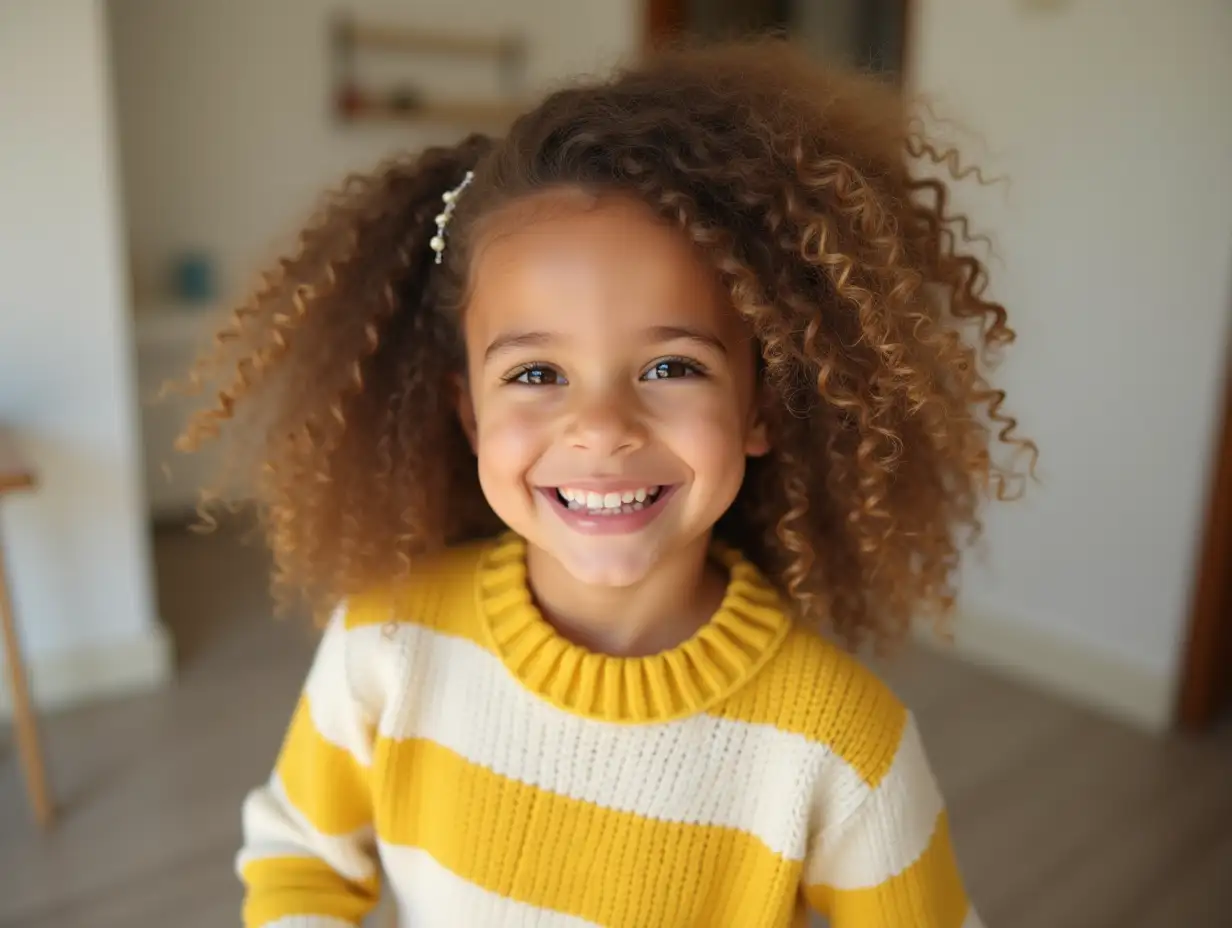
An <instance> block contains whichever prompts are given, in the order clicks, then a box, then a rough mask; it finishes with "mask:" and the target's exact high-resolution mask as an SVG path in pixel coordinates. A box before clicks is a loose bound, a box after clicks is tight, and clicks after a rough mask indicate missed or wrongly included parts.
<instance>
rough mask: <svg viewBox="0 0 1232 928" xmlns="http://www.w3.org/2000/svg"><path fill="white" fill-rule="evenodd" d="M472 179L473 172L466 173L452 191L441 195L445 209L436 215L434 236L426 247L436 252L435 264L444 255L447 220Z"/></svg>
mask: <svg viewBox="0 0 1232 928" xmlns="http://www.w3.org/2000/svg"><path fill="white" fill-rule="evenodd" d="M474 178H475V172H474V171H467V172H466V176H465V177H463V178H462V183H460V184H458V186H456V187H454V188H453V189H452V190H446V191H445V192H444V193H442V194H441V201H442V202H444V204H445V208H444V209H443V210H441V212H440V213H439V214H438V215H437V217H436V235H434V236H432V240H431V241H430V242H428V247H429V248H431V249H432V250H433V251H435V252H436V263H437V264H440V263H441V259H442V258H443V257H444V255H445V227H446V226H448V225H449V220H450V219H452V218H453V211H454V208H455V207H456V206H457V204H458V197H459V196H460V195H461V193H462V191H463V190H465V189H466V188H467V187H468V186H469V185H470V182H471V181H472V180H474Z"/></svg>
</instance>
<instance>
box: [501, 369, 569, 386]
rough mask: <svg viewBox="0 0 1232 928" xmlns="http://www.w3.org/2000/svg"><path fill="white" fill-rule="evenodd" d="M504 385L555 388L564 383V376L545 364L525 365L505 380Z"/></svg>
mask: <svg viewBox="0 0 1232 928" xmlns="http://www.w3.org/2000/svg"><path fill="white" fill-rule="evenodd" d="M505 382H506V383H524V384H527V385H528V386H532V387H555V386H559V385H561V384H564V383H568V381H566V380H565V375H564V374H562V373H561V372H560V371H558V370H556V369H555V368H553V367H549V366H548V365H546V364H527V365H524V366H523V367H519V368H518V369H517V370H515V371H513V373H511V374H510V375H509V376H508V377H506V378H505Z"/></svg>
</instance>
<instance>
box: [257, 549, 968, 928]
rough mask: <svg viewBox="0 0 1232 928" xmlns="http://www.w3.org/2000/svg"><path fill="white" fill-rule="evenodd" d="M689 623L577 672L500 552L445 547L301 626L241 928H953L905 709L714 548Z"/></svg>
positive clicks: (945, 845)
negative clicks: (390, 899) (704, 605)
mask: <svg viewBox="0 0 1232 928" xmlns="http://www.w3.org/2000/svg"><path fill="white" fill-rule="evenodd" d="M717 556H718V557H720V558H721V559H722V561H723V562H724V563H725V565H726V567H727V569H728V570H729V571H730V580H729V584H728V588H727V591H726V595H725V597H724V599H723V602H722V605H721V606H720V608H719V610H718V611H717V612H716V613H715V615H714V616H713V617H712V619H711V620H710V622H709V623H708V624H707V625H706V626H705V627H704V628H702V629H701V630H700V631H699V632H698V633H697V634H696V635H694V636H693V637H692V638H691V639H689V640H688V641H686V642H685V643H684V644H682V645H680V646H678V647H677V648H675V649H673V650H671V651H667V652H665V653H662V654H657V655H654V656H652V657H645V658H616V657H608V656H604V655H600V654H595V653H590V652H587V651H585V650H584V649H582V648H579V647H578V646H576V645H574V644H572V643H570V642H569V641H567V640H566V639H565V638H563V637H562V636H561V635H559V634H558V633H557V632H556V631H555V629H554V628H553V627H552V626H551V625H549V624H548V623H547V622H546V621H545V620H544V619H543V617H542V616H541V615H540V613H539V612H538V610H537V609H536V608H535V606H534V605H533V602H532V599H531V595H530V592H529V588H528V586H527V581H526V569H525V547H524V544H523V543H522V542H521V541H520V540H519V539H517V538H516V537H512V536H507V537H505V538H502V539H498V540H496V541H493V542H489V543H486V544H481V545H475V546H472V547H467V548H460V549H456V550H452V551H450V552H447V553H446V554H444V555H442V556H440V557H439V558H437V559H436V560H434V561H433V562H432V563H431V564H428V565H426V566H423V567H421V568H420V569H419V571H418V579H416V580H414V581H412V582H410V583H408V584H407V585H405V586H404V587H402V588H398V589H394V590H388V591H384V592H381V593H379V594H373V595H369V596H365V597H361V598H358V599H355V600H352V601H351V602H349V603H348V604H347V605H346V606H345V608H342V609H339V610H338V612H337V613H336V615H335V616H334V617H333V619H332V620H331V622H330V623H329V625H328V627H327V628H326V631H325V634H324V637H323V640H322V641H321V643H320V646H319V650H318V653H317V656H316V658H315V661H314V663H313V666H312V669H311V670H310V671H309V674H308V677H307V681H306V683H305V686H304V690H303V693H302V696H301V698H300V701H299V705H298V708H297V709H296V711H295V713H294V716H293V719H292V721H291V724H290V728H289V731H288V733H287V735H286V739H285V742H284V744H283V746H282V750H281V753H280V755H279V758H278V761H277V764H276V767H275V769H274V772H273V775H272V777H271V778H270V780H269V782H268V784H266V785H265V786H263V787H261V788H259V789H256V790H255V791H253V792H252V793H251V794H250V795H249V797H248V799H247V800H246V802H245V805H244V815H243V822H244V847H243V849H242V851H241V852H240V854H239V857H238V860H237V868H238V871H239V874H240V877H241V879H242V881H243V882H244V884H245V887H246V899H245V905H244V921H245V924H246V925H248V926H250V928H255V926H271V928H273V926H276V928H342V926H351V925H358V924H359V923H360V921H361V920H362V919H363V917H364V915H365V913H367V912H368V910H369V909H370V908H372V906H373V905H374V904H375V902H376V900H377V896H378V885H379V882H380V877H381V876H382V875H383V877H384V882H385V884H386V886H387V889H388V891H390V892H392V893H393V895H394V896H395V897H396V901H397V907H398V912H399V922H398V923H399V924H400V925H402V926H409V928H459V926H484V928H486V926H503V925H518V926H541V928H581V926H590V925H606V926H621V928H682V926H697V928H717V926H735V928H772V926H774V928H777V926H798V925H803V924H805V922H806V920H807V909H808V908H812V909H815V910H817V911H820V912H822V913H825V914H826V915H828V916H829V918H830V922H831V925H832V926H833V928H976V926H978V925H979V924H980V922H979V919H978V917H977V915H976V914H975V912H974V910H972V909H971V908H970V906H969V905H968V902H967V898H966V895H965V893H964V890H963V885H962V880H961V877H960V875H959V872H958V868H957V866H956V863H955V860H954V855H953V852H952V850H951V844H950V836H949V831H948V828H947V822H946V814H945V810H944V806H943V802H942V798H941V795H940V794H939V792H938V790H937V786H936V784H935V782H934V779H933V777H932V774H931V773H930V770H929V766H928V763H927V761H926V758H925V755H924V752H923V750H922V748H921V745H920V739H919V735H918V733H917V730H916V726H915V723H914V721H913V720H912V717H911V715H910V714H909V713H908V712H907V711H906V710H905V709H904V708H903V706H902V705H901V704H900V703H899V701H898V700H897V699H895V698H894V696H893V695H891V693H890V692H889V690H888V689H886V688H885V687H884V686H883V685H882V684H881V683H879V682H878V681H877V680H876V679H875V678H874V677H873V676H872V675H871V673H869V672H868V671H867V670H865V669H863V668H862V667H861V665H860V664H858V663H857V662H856V661H855V660H854V659H852V658H851V657H849V656H847V655H846V654H844V653H843V652H842V651H840V650H839V649H838V648H836V647H834V646H832V645H830V644H828V643H826V642H825V641H824V640H823V639H822V638H820V637H819V636H817V635H815V634H813V633H811V632H809V631H806V630H805V629H803V628H800V627H798V626H794V625H793V624H792V623H791V621H790V620H789V619H788V618H787V615H786V614H785V612H784V610H783V608H782V606H781V603H780V600H779V597H778V596H777V594H776V593H775V591H774V589H773V588H772V587H771V586H770V585H769V584H768V583H767V582H766V581H765V580H764V579H763V578H762V577H761V575H760V574H759V573H758V571H757V570H756V568H754V567H753V565H751V564H750V563H748V562H747V561H745V560H743V559H742V558H741V557H740V555H738V554H736V553H734V552H726V551H720V552H718V554H717Z"/></svg>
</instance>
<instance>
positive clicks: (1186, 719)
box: [1176, 375, 1232, 732]
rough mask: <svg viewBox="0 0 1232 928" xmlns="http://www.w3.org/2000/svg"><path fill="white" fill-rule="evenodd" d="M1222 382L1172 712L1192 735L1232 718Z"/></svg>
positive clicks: (1230, 489)
mask: <svg viewBox="0 0 1232 928" xmlns="http://www.w3.org/2000/svg"><path fill="white" fill-rule="evenodd" d="M1225 378H1226V379H1225V386H1224V405H1223V425H1222V430H1221V434H1220V437H1219V443H1218V444H1217V445H1216V447H1215V454H1216V458H1215V466H1214V467H1213V468H1212V471H1213V483H1212V486H1211V490H1210V495H1209V497H1208V503H1207V516H1206V527H1205V532H1204V535H1203V540H1202V548H1201V549H1200V553H1199V556H1198V571H1197V577H1196V581H1197V582H1196V585H1195V587H1194V597H1193V611H1192V615H1191V618H1190V627H1189V640H1188V642H1187V643H1186V648H1185V658H1184V664H1183V666H1182V677H1181V688H1180V694H1179V699H1178V703H1177V711H1176V716H1177V722H1178V724H1179V726H1180V727H1181V728H1182V729H1185V730H1187V731H1192V732H1201V731H1206V730H1209V729H1210V728H1212V727H1213V726H1214V725H1216V724H1217V723H1218V722H1220V721H1221V720H1224V719H1227V718H1228V717H1229V715H1232V377H1230V376H1227V375H1225Z"/></svg>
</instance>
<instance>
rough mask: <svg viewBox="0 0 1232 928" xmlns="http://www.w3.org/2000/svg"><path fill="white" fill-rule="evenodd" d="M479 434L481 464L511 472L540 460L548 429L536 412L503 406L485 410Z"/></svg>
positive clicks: (519, 407)
mask: <svg viewBox="0 0 1232 928" xmlns="http://www.w3.org/2000/svg"><path fill="white" fill-rule="evenodd" d="M478 432H479V458H480V465H481V466H483V465H484V464H485V463H487V464H489V465H492V466H494V467H495V468H496V469H499V470H501V471H510V470H520V469H522V468H523V467H526V466H529V465H530V464H531V463H533V462H534V460H535V459H537V458H538V457H539V455H540V454H541V453H542V446H543V441H544V435H545V434H547V433H548V432H549V427H548V424H547V423H546V422H545V421H544V417H543V416H542V415H540V414H538V413H536V412H535V411H533V410H530V409H528V408H526V407H525V406H520V405H519V404H513V403H502V404H494V405H492V406H490V407H489V408H487V409H485V410H484V414H483V416H482V418H481V420H480V422H479V429H478ZM485 459H486V460H485Z"/></svg>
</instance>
